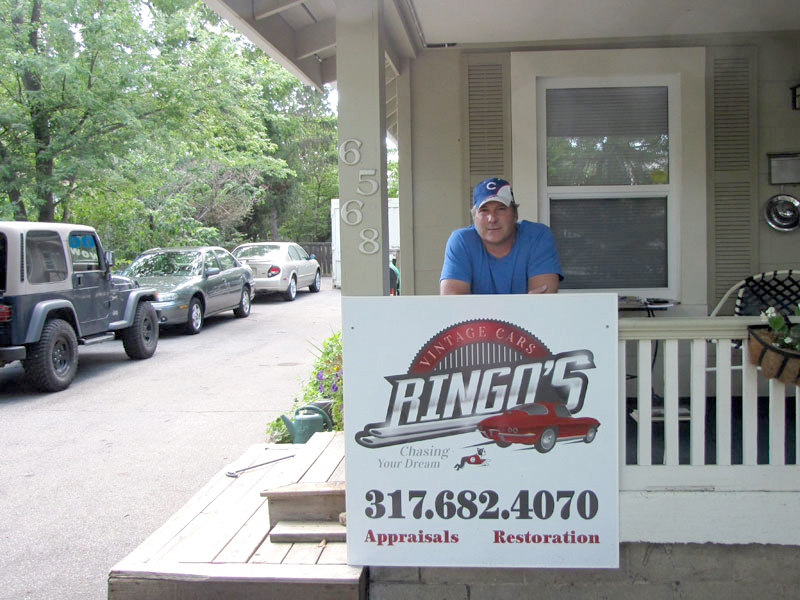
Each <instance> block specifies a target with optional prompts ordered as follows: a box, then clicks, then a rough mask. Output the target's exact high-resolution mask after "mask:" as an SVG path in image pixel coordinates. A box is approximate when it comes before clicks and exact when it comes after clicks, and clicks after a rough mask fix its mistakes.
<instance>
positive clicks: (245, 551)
mask: <svg viewBox="0 0 800 600" xmlns="http://www.w3.org/2000/svg"><path fill="white" fill-rule="evenodd" d="M269 529H270V525H269V509H268V507H267V503H266V502H265V503H263V504H262V505H261V507H260V508H259V509H258V510H257V511H256V512H255V514H254V515H253V516H252V517H250V518H249V519H248V520H247V522H246V523H245V524H244V525H243V526H242V527H241V528H240V529H239V530H238V531H237V532H236V533H235V534H234V535H233V537H232V538H231V539H230V541H229V542H228V543H227V544H226V545H225V547H224V548H223V549H222V551H221V552H220V553H219V554H217V556H216V557H215V558H214V561H213V562H247V561H249V560H250V558H251V557H252V556H253V554H255V552H256V550H257V549H258V548H259V546H260V545H261V544H262V543H263V542H264V540H265V539H266V537H267V535H268V534H269Z"/></svg>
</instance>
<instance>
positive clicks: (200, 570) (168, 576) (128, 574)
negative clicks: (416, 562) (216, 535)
mask: <svg viewBox="0 0 800 600" xmlns="http://www.w3.org/2000/svg"><path fill="white" fill-rule="evenodd" d="M139 567H140V568H136V565H132V566H131V568H130V569H126V570H124V571H113V572H112V573H111V575H110V576H111V577H114V578H116V579H123V578H131V579H143V580H164V581H198V582H205V581H212V580H213V581H231V582H233V581H242V582H248V581H254V582H257V581H261V582H270V583H280V582H283V583H293V582H302V583H320V584H334V585H335V584H342V583H348V582H354V581H358V580H359V579H360V578H361V573H362V571H363V569H362V568H361V567H351V566H349V565H315V566H314V568H313V569H310V568H309V567H308V565H295V564H260V563H245V564H241V563H213V564H209V563H187V564H181V565H176V564H171V565H163V568H161V569H154V568H149V567H152V565H150V566H149V567H148V565H139ZM175 569H180V572H174V571H175Z"/></svg>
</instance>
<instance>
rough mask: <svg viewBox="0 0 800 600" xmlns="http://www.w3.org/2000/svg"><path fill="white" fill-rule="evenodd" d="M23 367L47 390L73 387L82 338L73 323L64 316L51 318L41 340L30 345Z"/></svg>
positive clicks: (38, 384) (27, 373)
mask: <svg viewBox="0 0 800 600" xmlns="http://www.w3.org/2000/svg"><path fill="white" fill-rule="evenodd" d="M23 367H24V369H25V374H26V375H27V376H28V378H29V379H30V381H31V383H32V384H33V385H34V386H35V387H36V388H38V389H40V390H42V391H43V392H58V391H61V390H63V389H66V388H67V387H69V384H70V383H72V380H73V379H75V374H76V373H77V372H78V339H77V337H76V336H75V330H74V329H72V326H71V325H70V324H69V323H67V322H66V321H64V320H63V319H52V320H49V321H47V322H46V323H45V325H44V327H43V328H42V335H41V337H40V338H39V341H38V342H35V343H33V344H31V345H30V346H28V358H26V359H25V360H24V361H23Z"/></svg>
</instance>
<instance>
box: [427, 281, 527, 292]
mask: <svg viewBox="0 0 800 600" xmlns="http://www.w3.org/2000/svg"><path fill="white" fill-rule="evenodd" d="M531 279H533V277H531ZM470 291H471V290H470V286H469V283H467V282H466V281H461V280H460V279H442V280H441V281H440V282H439V294H440V295H442V296H449V295H454V294H469V293H470Z"/></svg>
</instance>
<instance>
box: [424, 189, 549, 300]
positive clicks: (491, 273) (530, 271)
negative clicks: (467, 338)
mask: <svg viewBox="0 0 800 600" xmlns="http://www.w3.org/2000/svg"><path fill="white" fill-rule="evenodd" d="M517 217H518V215H517V204H516V203H515V202H514V194H513V193H512V191H511V185H510V184H509V183H508V182H507V181H505V180H504V179H499V178H497V177H490V178H489V179H484V180H483V181H481V182H480V183H479V184H478V185H476V186H475V189H474V190H473V192H472V225H470V226H469V227H463V228H461V229H457V230H455V231H454V232H453V233H452V234H450V239H448V240H447V247H446V248H445V253H444V264H443V265H442V276H441V277H440V279H439V293H440V294H442V295H444V294H525V293H527V294H543V293H548V294H554V293H556V292H557V291H558V282H559V281H561V279H563V275H562V274H561V265H560V263H559V262H558V253H557V252H556V246H555V241H554V239H553V233H552V232H551V231H550V228H549V227H547V226H546V225H542V224H541V223H532V222H530V221H519V222H517Z"/></svg>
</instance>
